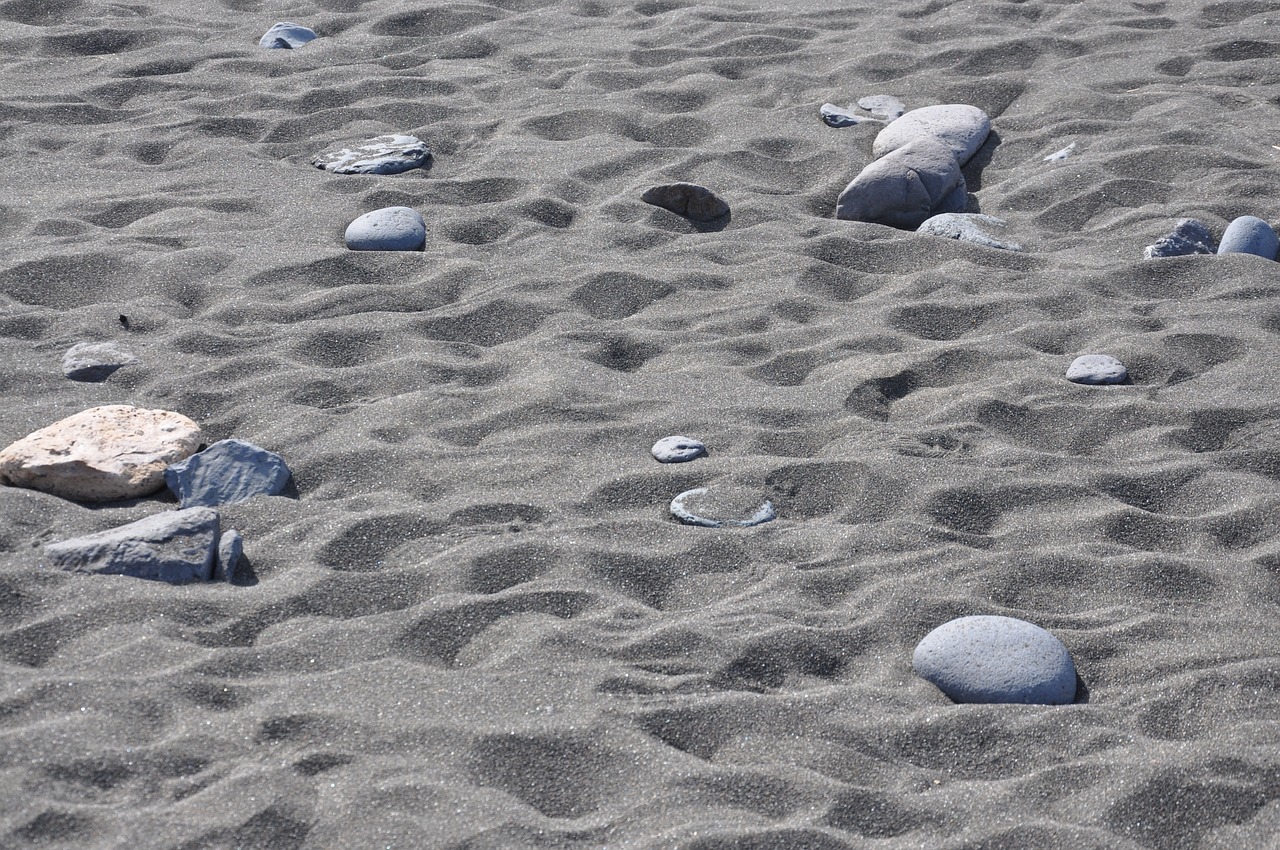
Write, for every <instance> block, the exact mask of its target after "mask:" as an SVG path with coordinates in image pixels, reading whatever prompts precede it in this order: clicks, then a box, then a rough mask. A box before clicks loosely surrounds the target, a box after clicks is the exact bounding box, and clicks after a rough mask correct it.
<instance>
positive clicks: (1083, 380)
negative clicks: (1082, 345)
mask: <svg viewBox="0 0 1280 850" xmlns="http://www.w3.org/2000/svg"><path fill="white" fill-rule="evenodd" d="M1067 380H1068V381H1071V382H1072V383H1073V384H1123V383H1124V382H1125V381H1127V380H1129V370H1128V369H1126V368H1125V365H1124V364H1123V363H1121V362H1120V361H1119V360H1117V359H1115V358H1114V357H1112V356H1111V355H1109V354H1081V355H1080V356H1079V357H1077V358H1076V359H1075V360H1072V361H1071V365H1070V366H1068V367H1067Z"/></svg>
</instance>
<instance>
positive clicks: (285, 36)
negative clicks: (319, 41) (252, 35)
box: [258, 23, 318, 50]
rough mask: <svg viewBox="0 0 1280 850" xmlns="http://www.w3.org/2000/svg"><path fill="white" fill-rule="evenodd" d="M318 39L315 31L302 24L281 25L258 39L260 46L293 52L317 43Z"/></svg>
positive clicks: (277, 25)
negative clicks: (311, 42) (298, 48)
mask: <svg viewBox="0 0 1280 850" xmlns="http://www.w3.org/2000/svg"><path fill="white" fill-rule="evenodd" d="M317 37H318V36H317V35H316V33H315V30H311V29H307V28H306V27H304V26H302V25H300V24H291V23H279V24H276V25H275V26H273V27H272V28H271V29H269V30H267V31H266V32H265V33H263V36H262V38H260V39H258V46H259V47H265V48H267V49H269V50H292V49H294V48H295V47H302V46H303V45H304V44H306V43H307V42H310V41H315V40H316V38H317Z"/></svg>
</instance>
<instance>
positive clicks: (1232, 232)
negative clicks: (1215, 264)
mask: <svg viewBox="0 0 1280 850" xmlns="http://www.w3.org/2000/svg"><path fill="white" fill-rule="evenodd" d="M1278 251H1280V238H1278V237H1277V236H1276V231H1275V228H1273V227H1272V226H1271V225H1269V224H1267V223H1266V222H1265V221H1263V220H1262V219H1260V218H1258V217H1257V216H1252V215H1242V216H1240V217H1239V218H1237V219H1236V220H1235V221H1233V222H1231V223H1230V224H1228V225H1227V229H1226V230H1224V231H1223V232H1222V241H1221V242H1219V243H1218V253H1219V254H1256V255H1257V256H1259V257H1266V258H1267V259H1268V260H1274V259H1275V258H1276V253H1277V252H1278Z"/></svg>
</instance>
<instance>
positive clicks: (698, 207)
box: [640, 183, 729, 222]
mask: <svg viewBox="0 0 1280 850" xmlns="http://www.w3.org/2000/svg"><path fill="white" fill-rule="evenodd" d="M640 200H642V201H644V202H645V203H646V204H653V205H654V206H655V207H662V208H663V209H667V210H671V211H672V212H673V213H675V214H676V215H682V216H684V217H686V218H689V219H692V220H694V221H704V222H705V221H715V220H716V219H718V218H722V217H724V216H726V215H728V214H729V205H728V204H727V203H725V201H724V199H723V198H721V197H720V196H719V195H717V194H716V193H715V192H713V191H711V190H710V189H708V188H707V187H706V186H700V185H698V184H697V183H668V184H665V185H662V186H653V187H651V188H649V189H646V190H645V192H644V194H643V195H641V196H640Z"/></svg>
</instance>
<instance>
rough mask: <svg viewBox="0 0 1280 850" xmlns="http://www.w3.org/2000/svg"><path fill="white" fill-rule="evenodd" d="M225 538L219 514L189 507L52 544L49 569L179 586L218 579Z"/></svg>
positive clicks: (49, 546) (46, 549) (47, 553)
mask: <svg viewBox="0 0 1280 850" xmlns="http://www.w3.org/2000/svg"><path fill="white" fill-rule="evenodd" d="M236 536H237V537H238V536H239V535H236ZM220 537H221V529H220V525H219V519H218V512H217V511H215V510H213V509H212V508H188V509H187V510H178V511H166V512H165V513H161V514H156V515H155V516H150V517H147V518H146V519H140V520H138V521H137V522H131V523H129V524H128V525H122V526H119V527H117V528H111V529H108V530H106V531H101V532H98V533H97V534H88V535H85V536H84V537H75V538H72V539H70V540H63V541H61V542H59V543H51V544H49V545H48V546H46V547H45V550H44V551H45V558H46V561H47V563H48V565H49V566H51V567H55V568H57V569H60V570H69V571H72V572H81V573H101V574H107V575H127V576H133V577H135V578H145V579H153V580H157V581H167V582H172V583H175V584H176V583H182V582H189V581H208V580H209V579H210V578H212V577H213V574H214V569H215V566H216V565H217V563H218V544H219V542H220ZM233 553H234V554H236V555H237V556H238V554H239V553H238V550H228V552H227V555H228V557H229V556H230V555H232V554H233ZM227 566H229V567H230V570H228V569H227ZM234 569H235V565H234V563H232V564H230V565H224V567H223V570H222V572H224V573H229V572H233V571H234Z"/></svg>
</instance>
